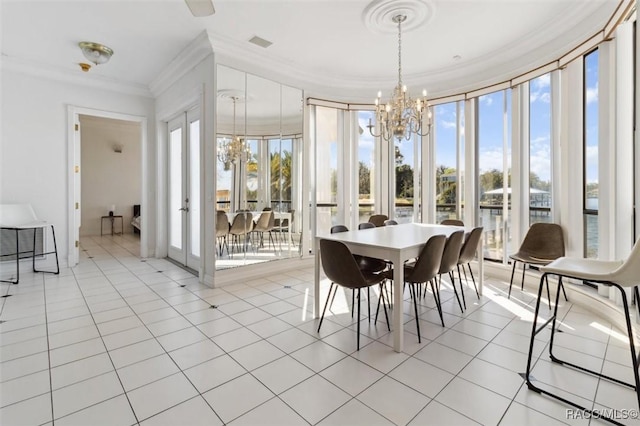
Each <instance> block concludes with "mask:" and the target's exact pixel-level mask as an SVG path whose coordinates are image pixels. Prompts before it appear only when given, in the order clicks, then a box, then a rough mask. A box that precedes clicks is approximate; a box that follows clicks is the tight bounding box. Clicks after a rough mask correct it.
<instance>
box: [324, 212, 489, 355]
mask: <svg viewBox="0 0 640 426" xmlns="http://www.w3.org/2000/svg"><path fill="white" fill-rule="evenodd" d="M472 229H473V228H472V227H461V226H447V225H431V224H423V223H406V224H400V225H394V226H382V227H379V228H370V229H361V230H354V231H347V232H339V233H335V234H322V235H317V236H316V256H315V281H314V301H313V309H314V311H313V312H314V318H318V316H319V312H320V270H321V268H322V264H321V261H320V240H323V239H326V240H333V241H340V242H342V243H344V244H345V245H346V246H347V247H349V250H351V252H352V253H353V254H359V255H362V256H369V257H375V258H378V259H386V260H389V261H391V262H392V263H393V266H394V267H393V290H394V291H393V306H395V307H399V309H394V310H393V315H392V323H393V349H394V350H395V351H396V352H402V348H403V344H404V342H403V338H404V330H403V309H402V306H403V297H404V296H403V284H404V268H403V267H402V265H403V264H404V262H405V261H407V260H409V259H412V258H415V257H418V255H419V254H420V251H421V250H422V247H423V246H424V244H425V243H426V242H427V240H428V239H429V238H431V237H432V236H434V235H446V236H447V237H448V236H449V235H450V234H452V233H453V232H455V231H459V230H464V231H465V233H468V232H471V230H472ZM478 250H479V253H480V254H478V255H477V258H478V265H479V274H478V275H479V279H478V292H479V293H480V294H482V285H483V273H484V270H483V269H484V268H483V259H482V255H481V248H479V249H478ZM398 266H400V267H398Z"/></svg>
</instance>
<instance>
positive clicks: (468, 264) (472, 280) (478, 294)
mask: <svg viewBox="0 0 640 426" xmlns="http://www.w3.org/2000/svg"><path fill="white" fill-rule="evenodd" d="M467 267H468V268H469V275H471V282H472V283H473V288H475V289H476V296H478V300H480V292H479V291H478V286H477V285H476V279H475V278H474V277H473V271H472V270H471V264H470V263H467ZM462 272H464V279H465V280H466V279H467V273H466V271H465V270H464V265H463V266H462Z"/></svg>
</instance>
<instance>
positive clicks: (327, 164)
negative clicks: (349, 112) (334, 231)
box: [315, 106, 339, 233]
mask: <svg viewBox="0 0 640 426" xmlns="http://www.w3.org/2000/svg"><path fill="white" fill-rule="evenodd" d="M338 112H339V111H338V110H337V109H334V108H326V107H321V106H318V107H316V152H315V155H316V203H317V207H318V208H317V230H318V232H319V233H322V232H329V230H330V229H331V226H332V225H335V224H336V220H337V219H336V217H337V213H338V204H337V197H338Z"/></svg>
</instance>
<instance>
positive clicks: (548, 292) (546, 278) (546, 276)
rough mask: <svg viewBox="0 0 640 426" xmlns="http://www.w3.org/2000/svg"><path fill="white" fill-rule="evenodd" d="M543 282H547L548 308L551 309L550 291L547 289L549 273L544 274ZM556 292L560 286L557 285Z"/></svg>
mask: <svg viewBox="0 0 640 426" xmlns="http://www.w3.org/2000/svg"><path fill="white" fill-rule="evenodd" d="M544 280H545V283H546V284H547V300H548V301H549V309H551V292H550V291H549V275H545V276H544ZM558 292H560V287H558Z"/></svg>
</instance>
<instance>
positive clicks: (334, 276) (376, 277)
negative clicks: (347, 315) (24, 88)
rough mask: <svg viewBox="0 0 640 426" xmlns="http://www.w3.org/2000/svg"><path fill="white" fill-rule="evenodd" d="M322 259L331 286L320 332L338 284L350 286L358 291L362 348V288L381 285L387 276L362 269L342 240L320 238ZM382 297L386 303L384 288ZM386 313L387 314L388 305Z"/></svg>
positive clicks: (358, 328) (357, 346) (358, 319)
mask: <svg viewBox="0 0 640 426" xmlns="http://www.w3.org/2000/svg"><path fill="white" fill-rule="evenodd" d="M320 259H321V262H322V269H323V270H324V273H325V275H326V276H327V278H329V280H331V286H330V287H329V293H328V294H327V300H326V302H325V304H324V309H323V310H322V316H321V317H320V323H319V324H318V333H319V332H320V327H322V321H323V320H324V315H325V313H326V311H327V306H328V305H329V300H331V303H333V299H334V298H335V294H336V293H337V291H338V286H342V287H345V288H350V289H352V290H353V291H354V292H355V291H357V292H358V316H357V326H356V327H357V335H358V337H357V343H356V348H357V350H360V290H361V289H363V288H367V289H369V288H370V287H371V286H373V285H380V284H381V283H382V282H384V280H385V276H384V275H383V274H375V273H373V272H369V271H366V270H363V269H361V268H360V267H359V266H358V263H357V262H356V259H355V258H354V257H353V254H352V253H351V251H350V250H349V248H348V247H347V246H346V245H345V244H344V243H341V242H340V241H332V240H320ZM334 287H335V291H334V293H333V297H332V296H331V292H332V290H333V289H334ZM380 297H381V298H382V299H383V305H384V291H383V290H382V288H381V289H380ZM367 302H368V301H367ZM385 315H387V311H386V305H385ZM388 322H389V317H388V315H387V323H388Z"/></svg>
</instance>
